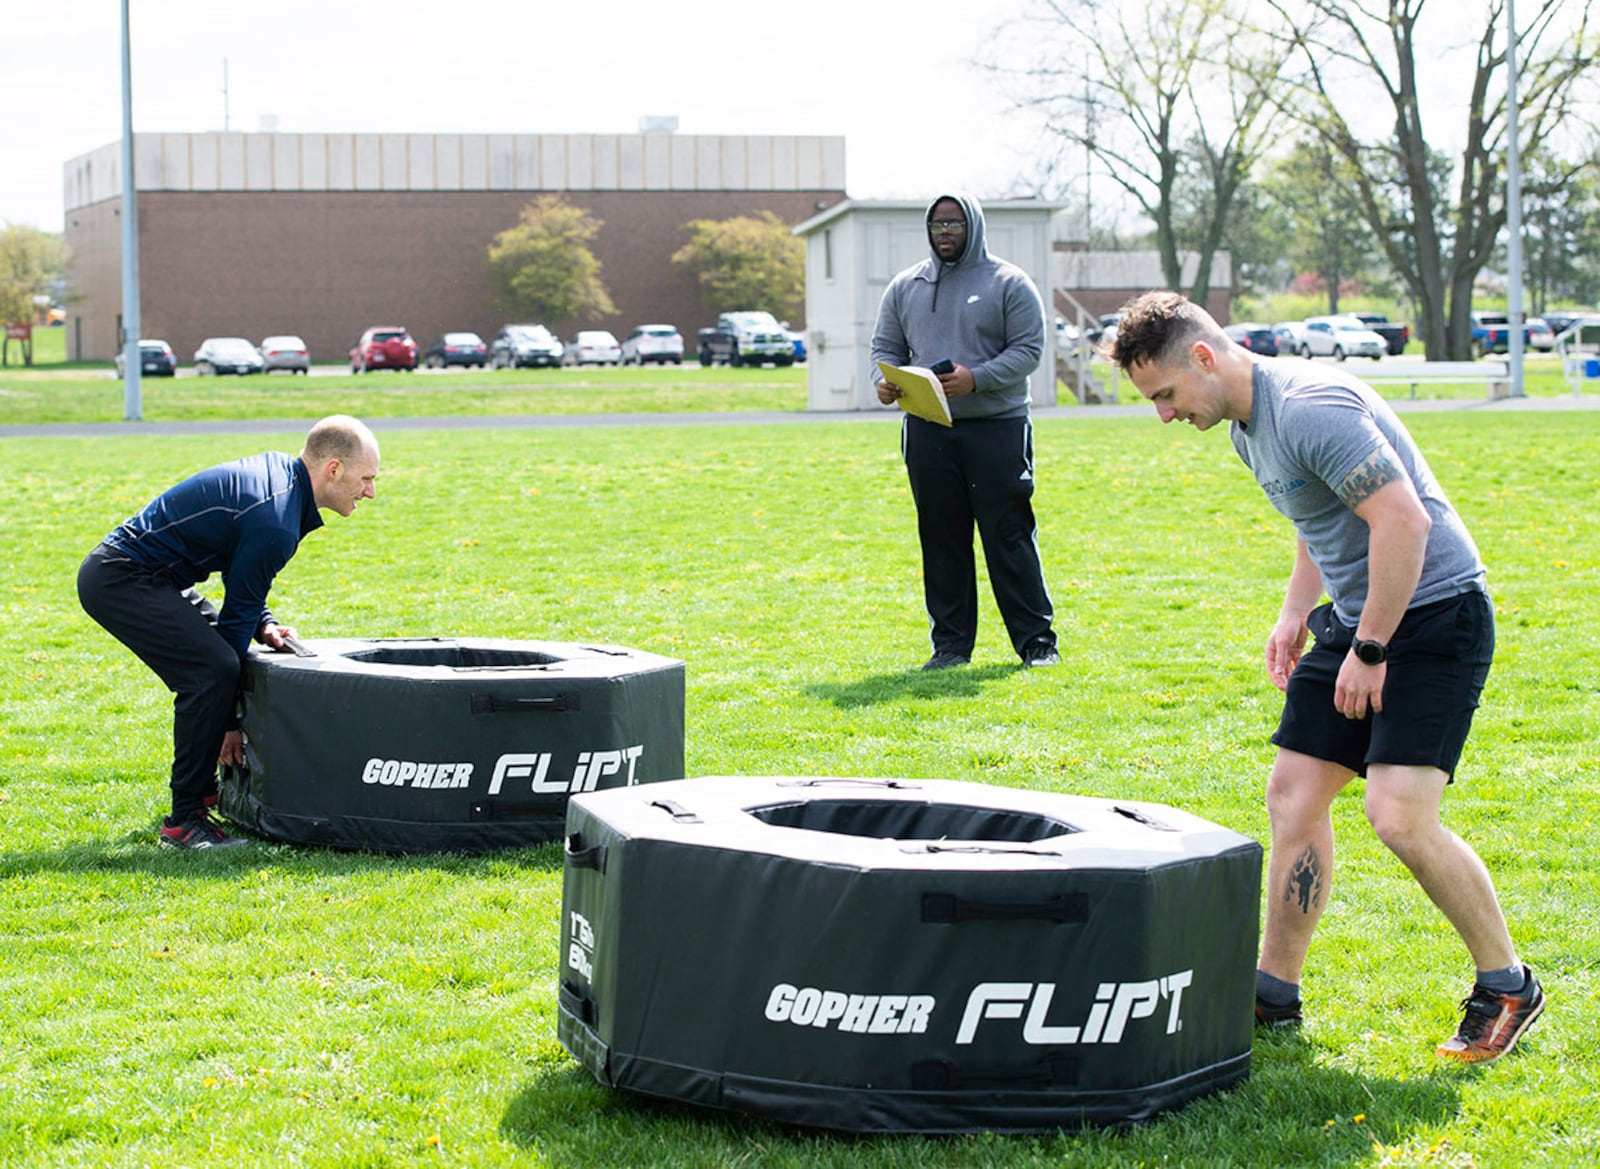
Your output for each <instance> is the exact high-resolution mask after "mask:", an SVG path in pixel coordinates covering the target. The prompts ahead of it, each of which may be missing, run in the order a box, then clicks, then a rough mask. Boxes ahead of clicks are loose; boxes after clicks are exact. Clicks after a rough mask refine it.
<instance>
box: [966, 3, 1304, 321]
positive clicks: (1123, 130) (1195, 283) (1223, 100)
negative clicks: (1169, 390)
mask: <svg viewBox="0 0 1600 1169" xmlns="http://www.w3.org/2000/svg"><path fill="white" fill-rule="evenodd" d="M996 45H997V47H995V48H993V49H991V50H990V53H991V59H989V60H986V61H982V62H980V64H983V65H984V66H985V67H986V68H988V69H990V70H992V71H994V72H996V73H1000V74H1003V75H1006V76H1007V77H1008V78H1009V80H1010V90H1011V97H1012V100H1013V101H1014V102H1015V103H1016V104H1017V106H1018V107H1019V108H1022V109H1029V110H1033V111H1035V112H1037V113H1040V114H1042V115H1043V116H1044V118H1045V122H1046V133H1047V135H1048V137H1049V139H1050V140H1052V141H1053V142H1054V144H1055V150H1054V151H1053V152H1052V153H1053V155H1054V157H1053V158H1052V159H1051V160H1050V164H1049V167H1048V170H1047V176H1048V177H1049V178H1052V179H1055V180H1056V181H1060V179H1061V177H1062V176H1065V175H1070V174H1071V173H1072V172H1073V170H1074V168H1075V167H1076V166H1077V164H1078V159H1079V157H1080V152H1081V156H1082V157H1084V158H1085V160H1086V166H1085V169H1087V167H1088V165H1097V166H1098V168H1099V170H1101V171H1103V172H1104V174H1105V175H1106V176H1107V177H1109V178H1110V179H1111V181H1112V182H1113V183H1114V184H1115V185H1116V186H1117V187H1120V188H1121V189H1122V190H1123V191H1124V192H1126V193H1127V195H1128V196H1129V197H1131V198H1132V199H1133V200H1134V202H1135V203H1136V204H1137V205H1138V206H1139V208H1140V209H1141V210H1142V211H1143V212H1144V214H1146V215H1147V216H1149V218H1150V220H1151V222H1152V223H1153V224H1154V225H1155V242H1156V248H1157V250H1158V251H1159V253H1160V255H1161V269H1162V276H1163V278H1164V279H1165V280H1166V282H1167V284H1168V286H1169V287H1171V288H1174V289H1178V288H1182V286H1183V283H1184V281H1183V272H1182V266H1181V260H1180V257H1179V253H1180V251H1182V250H1184V249H1189V250H1192V251H1194V252H1195V253H1197V255H1198V260H1199V263H1198V266H1197V268H1196V271H1195V273H1194V279H1193V280H1192V281H1191V282H1190V284H1189V288H1188V290H1187V291H1188V293H1189V295H1190V297H1191V298H1192V299H1194V300H1196V301H1198V302H1200V303H1204V302H1205V300H1206V297H1207V295H1208V294H1209V293H1210V291H1211V265H1212V258H1213V257H1214V256H1215V254H1216V252H1217V250H1218V249H1219V248H1220V247H1221V245H1222V241H1223V238H1224V234H1225V232H1226V230H1227V224H1228V217H1229V213H1230V211H1231V210H1232V207H1233V201H1234V197H1235V195H1236V194H1237V193H1238V191H1239V188H1240V185H1241V184H1242V183H1243V182H1244V181H1245V180H1246V179H1247V178H1248V177H1249V175H1250V173H1251V171H1252V170H1253V169H1254V167H1255V164H1256V162H1257V161H1258V160H1259V159H1260V158H1261V157H1262V155H1263V154H1264V153H1265V151H1266V150H1267V149H1268V148H1269V147H1270V146H1271V144H1272V139H1273V133H1274V123H1275V122H1276V121H1277V120H1278V115H1279V110H1280V107H1281V106H1282V105H1283V104H1284V103H1285V101H1286V95H1285V94H1284V93H1283V87H1284V86H1285V85H1286V84H1287V82H1288V78H1287V76H1286V73H1285V65H1286V63H1287V61H1288V60H1289V58H1290V57H1291V56H1292V54H1293V50H1294V46H1292V45H1286V44H1284V43H1283V42H1282V41H1281V40H1277V39H1275V38H1271V37H1268V36H1265V35H1262V34H1260V33H1258V32H1256V31H1255V30H1253V29H1252V27H1251V26H1250V25H1249V23H1248V22H1247V21H1246V19H1245V14H1244V7H1243V2H1242V0H1152V2H1151V3H1149V4H1127V3H1123V2H1121V0H1039V3H1038V5H1037V7H1036V9H1035V10H1034V11H1033V12H1032V13H1031V14H1030V15H1029V16H1028V17H1026V18H1024V19H1023V20H1022V21H1020V22H1018V23H1016V24H1013V25H1010V26H1008V27H1007V28H1006V29H1004V30H1002V36H1001V37H1000V38H998V39H997V42H996ZM1186 182H1187V183H1190V184H1193V185H1195V186H1198V187H1200V188H1201V189H1203V190H1205V192H1206V198H1205V200H1204V201H1203V202H1204V208H1205V214H1204V215H1201V216H1192V215H1191V216H1188V217H1184V216H1181V215H1180V214H1179V211H1180V208H1179V202H1180V200H1178V199H1176V198H1175V197H1174V196H1175V192H1177V191H1178V189H1179V188H1180V186H1181V185H1182V184H1184V183H1186Z"/></svg>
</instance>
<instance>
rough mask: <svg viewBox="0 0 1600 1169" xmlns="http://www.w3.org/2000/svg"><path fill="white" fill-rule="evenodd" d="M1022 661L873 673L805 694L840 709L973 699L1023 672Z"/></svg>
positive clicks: (823, 684)
mask: <svg viewBox="0 0 1600 1169" xmlns="http://www.w3.org/2000/svg"><path fill="white" fill-rule="evenodd" d="M1023 669H1025V667H1024V666H1023V665H1022V663H1021V662H1016V663H1013V664H1010V665H998V664H997V665H988V666H956V667H953V668H952V669H948V670H919V669H910V670H901V671H896V672H895V673H892V674H871V675H868V676H867V677H865V678H860V679H857V680H856V681H854V682H816V683H813V684H811V685H809V686H802V687H801V690H802V692H803V693H805V694H808V695H810V696H811V697H812V698H817V699H820V700H822V701H823V702H828V703H832V704H833V705H834V706H837V707H839V708H840V709H841V710H853V709H856V708H859V707H863V706H876V705H878V704H880V703H884V702H898V701H900V700H901V699H904V698H928V699H944V698H972V697H976V696H977V695H979V694H981V693H982V692H983V689H984V686H985V685H986V684H987V683H990V682H996V681H998V680H1000V679H1001V678H1009V677H1011V676H1012V675H1013V674H1017V673H1020V672H1022V670H1023Z"/></svg>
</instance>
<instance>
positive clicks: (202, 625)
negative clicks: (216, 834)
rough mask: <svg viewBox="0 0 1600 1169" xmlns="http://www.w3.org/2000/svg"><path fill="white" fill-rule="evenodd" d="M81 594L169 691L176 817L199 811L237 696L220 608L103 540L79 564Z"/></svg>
mask: <svg viewBox="0 0 1600 1169" xmlns="http://www.w3.org/2000/svg"><path fill="white" fill-rule="evenodd" d="M78 600H79V602H80V603H82V605H83V610H84V612H86V613H88V614H89V616H91V617H93V618H94V619H95V620H96V621H98V622H99V623H100V624H101V625H103V626H104V627H105V629H106V631H107V632H109V633H110V634H111V636H113V637H115V638H116V639H117V640H118V641H120V642H121V643H122V644H123V645H125V646H127V647H128V648H129V649H131V650H132V651H133V652H134V653H135V654H136V655H138V658H139V660H140V661H142V662H143V663H144V664H145V665H147V666H149V667H150V668H151V669H152V670H154V671H155V672H156V675H157V676H158V677H159V678H160V679H161V680H162V681H163V682H165V683H166V686H167V689H168V690H171V691H172V694H173V699H172V819H173V821H174V822H180V821H182V820H186V819H190V818H192V817H194V816H196V815H197V814H199V812H200V811H201V809H202V808H203V807H204V805H205V798H206V796H207V795H209V794H210V793H211V792H212V791H213V790H214V789H215V785H216V777H217V756H218V755H219V754H220V753H221V751H222V739H223V736H224V735H226V734H227V733H228V731H229V730H230V729H231V728H232V727H233V726H234V725H235V718H236V714H237V709H238V701H239V678H240V673H241V671H240V663H239V655H238V654H236V653H235V652H234V651H233V647H232V646H230V645H229V644H228V643H227V642H226V641H224V640H223V639H222V637H221V636H220V635H219V634H218V633H217V631H216V624H217V610H216V609H215V607H213V606H212V604H211V602H210V601H208V600H206V599H205V598H204V597H202V596H201V595H200V594H199V593H197V592H195V591H194V590H193V589H180V588H178V587H177V586H176V585H175V584H173V582H172V580H171V579H170V578H169V577H168V576H167V575H166V574H165V573H163V572H161V571H159V570H152V569H149V568H145V567H143V566H141V565H139V564H135V563H134V562H133V561H132V560H129V559H128V558H127V557H126V556H124V555H123V554H122V553H120V552H116V551H113V550H111V549H108V548H107V547H106V546H105V545H104V544H102V545H100V546H99V547H97V548H96V549H95V550H94V551H93V552H91V553H89V555H88V556H87V557H85V558H84V561H83V566H82V567H81V568H79V569H78Z"/></svg>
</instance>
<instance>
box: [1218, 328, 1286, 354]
mask: <svg viewBox="0 0 1600 1169" xmlns="http://www.w3.org/2000/svg"><path fill="white" fill-rule="evenodd" d="M1222 331H1223V332H1224V333H1226V334H1227V335H1228V336H1229V337H1230V338H1232V339H1233V341H1234V343H1235V344H1237V345H1242V346H1244V347H1245V348H1246V349H1248V350H1250V352H1251V353H1259V354H1260V355H1261V356H1262V357H1276V356H1278V341H1277V338H1275V337H1274V336H1273V335H1272V326H1271V325H1260V324H1256V323H1255V322H1253V321H1246V322H1243V323H1241V324H1237V325H1229V326H1228V327H1227V328H1225V329H1223V330H1222Z"/></svg>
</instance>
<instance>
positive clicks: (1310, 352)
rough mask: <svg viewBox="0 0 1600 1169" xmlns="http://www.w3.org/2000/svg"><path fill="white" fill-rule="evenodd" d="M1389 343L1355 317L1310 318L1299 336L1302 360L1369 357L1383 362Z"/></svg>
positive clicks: (1338, 359)
mask: <svg viewBox="0 0 1600 1169" xmlns="http://www.w3.org/2000/svg"><path fill="white" fill-rule="evenodd" d="M1388 351H1389V346H1388V343H1387V342H1385V341H1384V339H1383V338H1382V337H1380V336H1378V334H1376V333H1374V332H1373V331H1372V330H1371V329H1369V328H1367V327H1366V326H1365V325H1363V324H1362V323H1361V322H1360V321H1358V320H1356V319H1355V318H1354V317H1346V316H1334V317H1307V318H1306V327H1305V330H1304V331H1303V332H1302V333H1301V334H1300V356H1301V357H1332V358H1333V359H1334V360H1335V361H1343V360H1344V359H1345V358H1346V357H1370V358H1372V360H1373V361H1382V360H1383V355H1384V354H1385V353H1387V352H1388Z"/></svg>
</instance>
